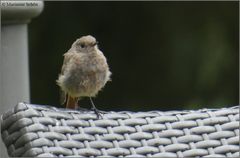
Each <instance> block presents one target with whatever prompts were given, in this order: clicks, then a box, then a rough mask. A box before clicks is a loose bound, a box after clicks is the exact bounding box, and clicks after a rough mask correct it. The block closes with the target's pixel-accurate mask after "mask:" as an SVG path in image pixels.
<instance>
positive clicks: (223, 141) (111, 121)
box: [1, 103, 239, 157]
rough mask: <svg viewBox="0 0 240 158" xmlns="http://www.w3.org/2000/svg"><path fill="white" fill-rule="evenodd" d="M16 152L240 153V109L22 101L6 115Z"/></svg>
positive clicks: (7, 138) (5, 135) (8, 141)
mask: <svg viewBox="0 0 240 158" xmlns="http://www.w3.org/2000/svg"><path fill="white" fill-rule="evenodd" d="M1 133H2V140H3V142H4V143H5V145H6V147H7V149H8V154H9V156H14V157H22V156H23V157H28V156H31V157H33V156H34V157H45V156H46V157H51V156H58V157H63V156H72V157H113V156H114V157H205V156H206V157H239V109H238V107H232V108H224V109H202V110H197V111H168V112H161V111H150V112H128V111H123V112H107V113H106V114H104V115H103V118H101V119H97V118H96V115H95V114H94V113H93V112H90V111H74V110H72V111H69V110H65V109H58V108H53V107H49V106H39V105H31V104H24V103H19V104H18V105H17V106H15V108H14V109H12V110H11V111H8V112H6V113H5V114H4V115H2V117H1Z"/></svg>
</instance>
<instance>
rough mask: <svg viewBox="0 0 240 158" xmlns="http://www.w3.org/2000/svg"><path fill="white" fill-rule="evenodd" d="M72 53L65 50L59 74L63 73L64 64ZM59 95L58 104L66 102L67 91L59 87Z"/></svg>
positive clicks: (65, 64)
mask: <svg viewBox="0 0 240 158" xmlns="http://www.w3.org/2000/svg"><path fill="white" fill-rule="evenodd" d="M72 55H73V54H72V53H70V52H67V53H65V54H64V55H63V56H64V59H63V65H62V69H61V75H64V72H65V69H66V66H67V64H68V62H69V61H70V59H71V56H72ZM59 95H60V104H61V105H64V104H65V103H66V102H67V93H66V92H64V91H62V90H61V89H60V92H59Z"/></svg>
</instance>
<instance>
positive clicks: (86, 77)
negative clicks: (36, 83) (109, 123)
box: [56, 35, 112, 116]
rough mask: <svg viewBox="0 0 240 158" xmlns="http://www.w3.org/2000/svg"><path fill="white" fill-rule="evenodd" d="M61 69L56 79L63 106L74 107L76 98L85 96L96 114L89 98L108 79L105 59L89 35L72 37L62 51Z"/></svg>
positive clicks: (77, 103)
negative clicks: (71, 40) (68, 45)
mask: <svg viewBox="0 0 240 158" xmlns="http://www.w3.org/2000/svg"><path fill="white" fill-rule="evenodd" d="M63 56H64V60H63V65H62V69H61V73H60V74H59V76H58V79H57V80H56V82H57V85H58V86H59V87H60V89H61V92H62V94H63V95H62V96H63V98H64V99H62V100H64V101H63V102H64V103H66V108H67V109H77V108H78V106H79V102H78V101H79V99H81V98H82V97H89V99H90V102H91V105H92V110H94V111H95V113H96V114H97V115H98V116H99V110H98V109H97V108H96V106H95V105H94V103H93V101H92V97H96V95H97V94H98V92H99V91H100V90H101V89H102V88H103V87H104V86H105V84H106V83H107V82H108V81H111V79H110V76H111V74H112V73H111V71H110V70H109V66H108V63H107V59H106V57H105V56H104V54H103V52H102V51H101V50H99V48H98V42H97V40H96V38H95V37H93V36H91V35H86V36H82V37H80V38H78V39H76V40H75V41H74V42H73V44H72V46H71V48H70V49H69V50H68V51H67V52H66V53H64V55H63Z"/></svg>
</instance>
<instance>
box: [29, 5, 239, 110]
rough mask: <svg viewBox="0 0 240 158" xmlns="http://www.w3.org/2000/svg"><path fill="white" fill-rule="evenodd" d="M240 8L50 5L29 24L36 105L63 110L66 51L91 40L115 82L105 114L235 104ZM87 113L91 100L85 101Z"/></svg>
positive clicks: (101, 101) (104, 99) (106, 96)
mask: <svg viewBox="0 0 240 158" xmlns="http://www.w3.org/2000/svg"><path fill="white" fill-rule="evenodd" d="M238 3H239V2H223V1H220V2H204V1H202V2H161V1H159V2H80V1H79V2H76V1H75V2H45V9H44V11H43V13H42V14H41V15H40V16H39V17H37V18H36V19H33V20H32V22H31V23H30V25H29V52H30V77H31V101H32V103H36V104H50V105H53V106H57V107H62V106H61V105H59V88H58V87H57V85H56V83H55V80H56V79H57V77H58V74H59V72H60V69H61V66H62V62H63V56H62V55H63V53H65V52H66V51H67V50H68V49H69V48H70V46H71V44H72V42H73V41H75V40H76V39H77V38H78V37H80V36H82V35H88V34H91V35H93V36H95V37H96V39H97V40H98V41H99V48H100V49H101V50H102V51H103V52H104V54H105V56H106V57H107V58H108V63H109V66H110V69H111V71H112V73H113V75H112V82H109V83H107V85H106V86H105V88H104V89H103V91H101V92H100V93H99V94H98V96H97V98H95V99H94V101H95V104H96V105H97V107H98V108H99V109H102V110H115V111H120V110H121V111H124V110H132V111H149V110H162V111H165V110H178V109H179V110H181V109H197V108H216V107H226V106H233V105H237V104H238V96H239V92H238V88H239V82H238V81H239V76H238V74H239V65H238V62H239V61H238V60H239V55H238V52H239V47H238V45H239V39H238V36H239V21H238V20H239V15H238V14H239V12H238V11H239V4H238ZM80 104H81V105H82V107H85V108H89V107H90V102H89V100H88V99H87V98H85V99H83V100H81V101H80Z"/></svg>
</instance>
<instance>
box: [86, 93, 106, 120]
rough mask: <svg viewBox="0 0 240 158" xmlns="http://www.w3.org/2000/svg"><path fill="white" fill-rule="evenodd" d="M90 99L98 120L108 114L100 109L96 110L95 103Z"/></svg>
mask: <svg viewBox="0 0 240 158" xmlns="http://www.w3.org/2000/svg"><path fill="white" fill-rule="evenodd" d="M89 99H90V102H91V105H92V108H91V109H92V110H93V111H94V112H95V114H96V115H97V118H99V117H100V116H101V117H102V115H101V114H103V113H106V112H104V111H100V110H98V109H97V108H96V106H95V104H94V103H93V101H92V98H91V97H89Z"/></svg>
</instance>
